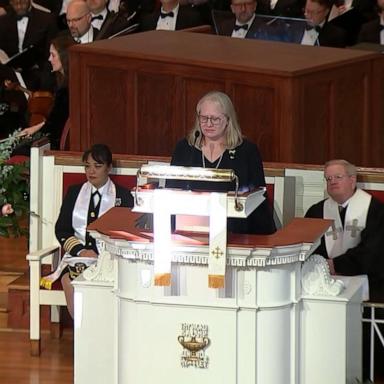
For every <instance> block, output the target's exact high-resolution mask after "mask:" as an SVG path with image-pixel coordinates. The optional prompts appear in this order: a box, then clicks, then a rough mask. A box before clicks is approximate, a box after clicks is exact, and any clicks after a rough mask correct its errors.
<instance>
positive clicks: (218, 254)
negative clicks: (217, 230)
mask: <svg viewBox="0 0 384 384" xmlns="http://www.w3.org/2000/svg"><path fill="white" fill-rule="evenodd" d="M223 255H224V253H223V251H222V250H221V249H220V248H219V247H216V248H215V249H214V250H212V256H214V257H216V259H220V257H221V256H223Z"/></svg>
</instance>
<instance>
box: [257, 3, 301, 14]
mask: <svg viewBox="0 0 384 384" xmlns="http://www.w3.org/2000/svg"><path fill="white" fill-rule="evenodd" d="M304 4H305V1H304V0H277V1H276V0H258V1H257V13H259V14H262V15H270V16H282V17H295V18H302V17H303V8H304Z"/></svg>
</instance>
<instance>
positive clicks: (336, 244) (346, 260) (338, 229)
mask: <svg viewBox="0 0 384 384" xmlns="http://www.w3.org/2000/svg"><path fill="white" fill-rule="evenodd" d="M324 177H325V179H326V181H327V192H328V194H329V196H330V197H329V198H327V199H325V200H323V201H321V202H319V203H317V204H315V205H313V206H312V207H311V208H309V210H308V211H307V213H306V217H314V218H316V217H317V218H324V219H333V220H334V224H333V226H332V230H330V231H328V232H327V233H326V234H325V235H324V236H323V238H322V239H321V245H320V246H319V248H318V249H317V250H316V251H315V253H318V254H320V255H322V256H324V257H326V258H328V264H329V267H330V270H331V273H333V274H340V275H348V276H353V275H363V274H364V275H367V276H368V280H369V288H370V299H371V300H373V301H377V300H379V301H383V302H384V257H383V255H382V252H383V249H384V205H383V204H382V203H380V202H379V201H378V200H377V199H375V198H374V197H372V196H371V195H370V194H368V193H366V192H364V191H363V190H361V189H359V188H356V167H355V166H354V165H352V164H350V163H348V162H347V161H345V160H332V161H329V162H327V163H326V164H325V167H324Z"/></svg>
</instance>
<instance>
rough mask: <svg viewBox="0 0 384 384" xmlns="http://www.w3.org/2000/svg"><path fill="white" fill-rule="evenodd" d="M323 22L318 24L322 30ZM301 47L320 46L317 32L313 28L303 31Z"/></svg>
mask: <svg viewBox="0 0 384 384" xmlns="http://www.w3.org/2000/svg"><path fill="white" fill-rule="evenodd" d="M324 24H325V21H323V22H322V23H321V24H319V27H320V28H323V26H324ZM301 45H320V43H319V32H317V31H316V29H315V28H313V29H309V30H305V31H304V35H303V38H302V39H301Z"/></svg>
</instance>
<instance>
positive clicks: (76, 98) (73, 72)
mask: <svg viewBox="0 0 384 384" xmlns="http://www.w3.org/2000/svg"><path fill="white" fill-rule="evenodd" d="M70 52H71V54H70V57H69V60H70V66H69V90H70V99H69V115H70V118H71V132H70V135H69V143H70V144H69V146H70V148H71V149H72V150H74V151H79V150H80V131H81V128H80V127H81V121H80V114H79V113H78V111H79V109H80V106H81V104H82V98H81V93H80V89H81V86H82V78H81V73H80V66H81V63H82V60H81V54H80V53H79V52H73V51H72V50H70Z"/></svg>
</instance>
